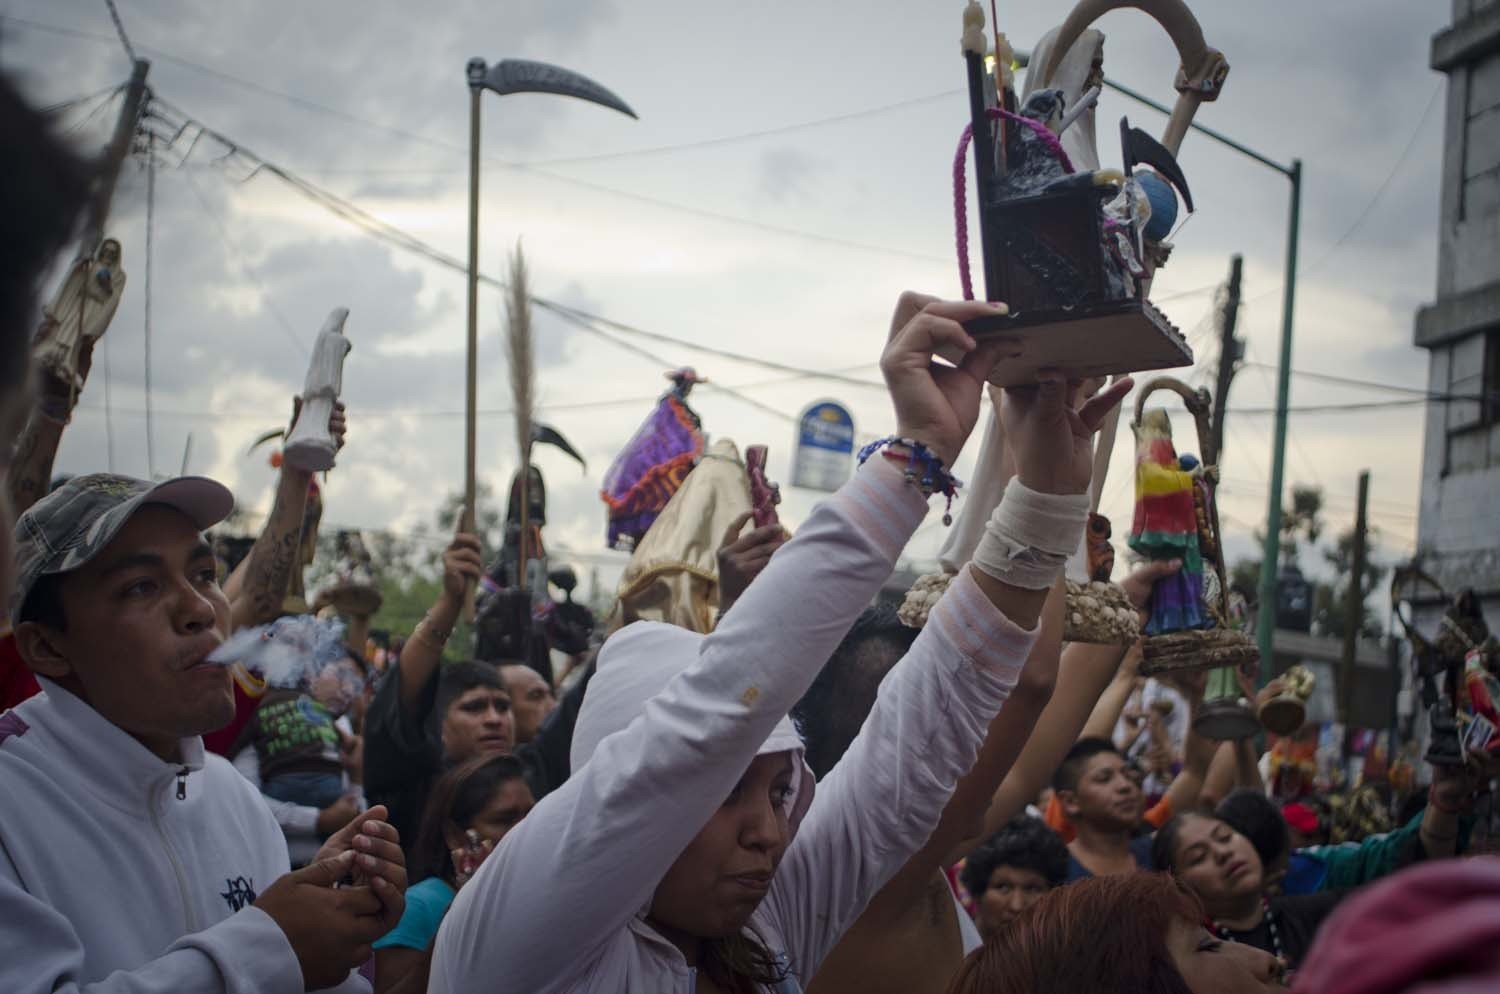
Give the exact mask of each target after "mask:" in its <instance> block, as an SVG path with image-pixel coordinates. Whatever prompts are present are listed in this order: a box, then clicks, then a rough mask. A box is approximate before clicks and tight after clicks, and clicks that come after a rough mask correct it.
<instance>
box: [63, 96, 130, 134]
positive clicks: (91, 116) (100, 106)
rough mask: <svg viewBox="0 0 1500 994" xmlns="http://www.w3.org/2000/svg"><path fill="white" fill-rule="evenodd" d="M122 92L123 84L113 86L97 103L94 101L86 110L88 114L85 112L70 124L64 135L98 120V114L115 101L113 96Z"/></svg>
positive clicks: (78, 130)
mask: <svg viewBox="0 0 1500 994" xmlns="http://www.w3.org/2000/svg"><path fill="white" fill-rule="evenodd" d="M124 92H125V87H123V86H117V87H115V88H114V89H113V90H111V91H110V93H109V94H108V95H107V96H106V97H105V98H104V99H103V100H101V101H99V102H98V103H96V104H95V105H94V106H93V108H92V109H91V110H90V111H89V112H88V114H86V115H85V116H84V117H83V118H82V119H81V120H79V121H78V122H77V123H75V124H73V125H72V126H70V127H69V128H68V129H67V131H65V132H63V133H64V134H66V135H76V134H78V133H79V132H80V131H83V130H84V129H86V128H87V127H88V126H89V125H91V124H93V123H94V122H95V121H96V120H98V118H99V115H100V114H102V113H104V112H105V111H106V110H108V109H109V108H110V107H111V106H113V105H114V102H115V98H116V97H118V96H119V95H120V94H122V93H124Z"/></svg>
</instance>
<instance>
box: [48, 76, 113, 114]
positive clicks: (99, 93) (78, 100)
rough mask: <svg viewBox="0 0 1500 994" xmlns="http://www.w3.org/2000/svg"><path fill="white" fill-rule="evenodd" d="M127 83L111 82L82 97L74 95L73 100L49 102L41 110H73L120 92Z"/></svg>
mask: <svg viewBox="0 0 1500 994" xmlns="http://www.w3.org/2000/svg"><path fill="white" fill-rule="evenodd" d="M126 85H127V84H125V83H111V84H110V85H108V86H106V87H104V88H103V89H99V90H95V91H94V92H93V93H86V94H84V95H83V96H81V97H74V98H73V99H72V100H61V101H58V102H57V103H55V104H48V105H47V106H46V107H43V108H42V111H41V112H42V113H43V114H61V113H62V112H63V111H65V110H71V109H72V108H74V107H77V106H78V105H79V104H86V103H89V102H90V101H93V100H98V99H99V98H100V97H104V96H109V95H112V94H115V93H118V92H119V91H120V90H123V89H125V87H126Z"/></svg>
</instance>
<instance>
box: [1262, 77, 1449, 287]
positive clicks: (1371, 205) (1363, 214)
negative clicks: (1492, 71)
mask: <svg viewBox="0 0 1500 994" xmlns="http://www.w3.org/2000/svg"><path fill="white" fill-rule="evenodd" d="M1443 85H1444V84H1443V83H1442V82H1439V83H1437V85H1435V86H1434V87H1433V89H1432V96H1430V97H1428V98H1427V107H1426V108H1425V109H1424V110H1423V111H1422V115H1421V117H1419V118H1417V125H1416V127H1415V128H1413V129H1412V132H1411V137H1410V138H1408V139H1407V142H1406V147H1405V148H1403V149H1402V150H1401V154H1400V155H1398V156H1397V157H1396V163H1395V165H1393V166H1391V171H1390V172H1389V173H1387V174H1386V177H1385V179H1384V180H1383V181H1381V184H1380V186H1378V187H1377V188H1376V189H1375V193H1374V195H1373V196H1371V197H1370V199H1369V201H1368V202H1367V203H1366V204H1365V206H1364V208H1363V209H1362V210H1361V211H1360V212H1359V215H1358V216H1357V217H1355V219H1354V223H1353V224H1351V225H1350V226H1349V227H1348V228H1347V229H1345V231H1344V233H1343V234H1342V235H1340V236H1339V237H1338V238H1337V239H1335V241H1334V243H1333V244H1332V245H1330V246H1329V247H1328V249H1327V251H1325V252H1324V253H1323V254H1322V255H1321V256H1319V257H1318V258H1317V260H1316V261H1314V262H1311V263H1308V264H1307V265H1305V266H1299V267H1298V269H1297V275H1298V276H1299V277H1300V276H1306V275H1308V274H1310V273H1312V272H1313V271H1315V270H1318V269H1321V268H1322V267H1323V266H1324V265H1326V264H1327V263H1328V260H1329V259H1331V258H1333V256H1334V255H1335V254H1336V253H1337V252H1338V250H1339V249H1341V248H1343V246H1344V243H1346V242H1347V241H1349V239H1350V238H1352V237H1354V233H1355V232H1357V231H1358V230H1359V229H1360V228H1361V227H1363V226H1364V223H1365V221H1366V220H1368V219H1369V216H1370V213H1371V212H1372V211H1373V210H1374V209H1375V205H1376V204H1378V203H1379V202H1380V198H1381V197H1383V196H1385V191H1386V189H1387V188H1388V187H1389V186H1390V185H1391V181H1392V180H1394V179H1395V178H1396V174H1397V173H1399V172H1400V171H1401V167H1402V166H1403V165H1405V164H1406V159H1407V156H1409V155H1411V151H1412V149H1414V148H1415V147H1416V145H1417V139H1418V138H1419V137H1421V134H1422V127H1423V125H1425V124H1426V123H1427V118H1428V117H1429V116H1431V114H1432V108H1433V107H1435V106H1436V105H1437V98H1438V96H1439V94H1441V93H1442V90H1443ZM1280 291H1281V284H1280V283H1277V284H1276V285H1274V286H1272V287H1270V288H1269V289H1267V290H1266V291H1265V292H1264V293H1261V294H1258V295H1256V296H1254V297H1252V298H1250V302H1252V303H1253V302H1254V301H1257V300H1264V299H1265V298H1266V297H1269V296H1271V295H1273V294H1276V293H1279V292H1280Z"/></svg>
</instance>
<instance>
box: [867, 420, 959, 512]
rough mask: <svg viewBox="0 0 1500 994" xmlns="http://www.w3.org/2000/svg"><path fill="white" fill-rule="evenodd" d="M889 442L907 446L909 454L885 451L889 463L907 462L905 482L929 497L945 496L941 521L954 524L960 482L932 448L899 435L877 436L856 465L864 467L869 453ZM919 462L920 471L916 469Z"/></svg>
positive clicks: (889, 444)
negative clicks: (934, 453) (945, 501)
mask: <svg viewBox="0 0 1500 994" xmlns="http://www.w3.org/2000/svg"><path fill="white" fill-rule="evenodd" d="M891 445H904V446H906V448H907V453H908V454H907V455H906V456H905V457H902V456H901V454H900V453H897V452H886V453H885V457H886V458H887V459H889V460H891V461H892V462H904V463H906V470H905V472H906V482H907V483H910V484H911V485H912V486H914V487H916V488H917V489H918V490H920V491H922V495H923V496H924V497H931V496H932V495H933V494H942V495H943V496H944V497H946V498H947V499H948V501H947V504H946V505H945V506H944V508H943V524H945V525H951V524H953V498H954V497H956V496H958V488H959V487H962V486H963V484H962V483H961V482H959V480H958V478H957V477H955V476H954V475H953V474H952V473H950V472H948V470H947V468H946V467H944V465H943V461H942V460H941V459H939V458H938V457H937V456H935V455H933V454H932V450H931V449H929V448H928V447H927V446H925V445H923V444H922V443H921V442H918V441H917V440H916V439H914V438H900V437H898V436H896V435H888V436H886V437H885V438H880V439H876V440H875V441H873V442H871V443H870V444H869V445H866V446H865V447H864V448H862V449H860V450H859V464H860V465H861V466H863V465H864V464H865V460H867V459H869V458H870V456H872V455H874V454H875V453H876V452H878V451H880V450H881V449H884V448H886V447H887V446H891ZM919 464H920V467H921V471H920V473H919V472H918V465H919Z"/></svg>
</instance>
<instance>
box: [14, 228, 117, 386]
mask: <svg viewBox="0 0 1500 994" xmlns="http://www.w3.org/2000/svg"><path fill="white" fill-rule="evenodd" d="M124 292H125V270H123V269H121V268H120V243H119V242H117V241H116V240H115V239H113V238H106V239H104V241H102V242H100V243H99V247H98V248H97V249H96V250H95V251H94V254H93V255H91V256H89V257H87V258H83V259H79V260H78V261H77V262H75V263H73V266H72V268H71V269H70V270H69V271H68V275H67V278H66V279H64V280H63V283H62V286H61V287H60V288H59V289H58V291H57V297H56V298H54V299H53V301H52V303H51V304H49V305H48V306H47V307H45V308H44V309H43V311H42V324H41V327H40V328H39V329H37V334H36V339H35V341H34V343H33V345H32V357H33V358H34V359H35V360H36V363H37V365H38V366H40V367H41V368H42V369H43V370H45V371H46V372H47V373H48V374H49V375H51V376H54V377H56V378H57V379H58V380H60V381H62V382H63V383H67V384H70V385H71V386H72V388H73V389H74V390H82V389H83V377H82V376H80V375H79V372H78V357H79V353H80V351H82V348H83V346H84V345H85V344H88V345H90V346H92V345H93V343H94V342H96V341H98V340H99V337H100V336H101V335H103V334H104V330H105V329H106V328H108V327H109V322H110V319H111V318H113V317H114V316H115V310H116V309H118V308H119V306H120V295H121V294H123V293H124Z"/></svg>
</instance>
